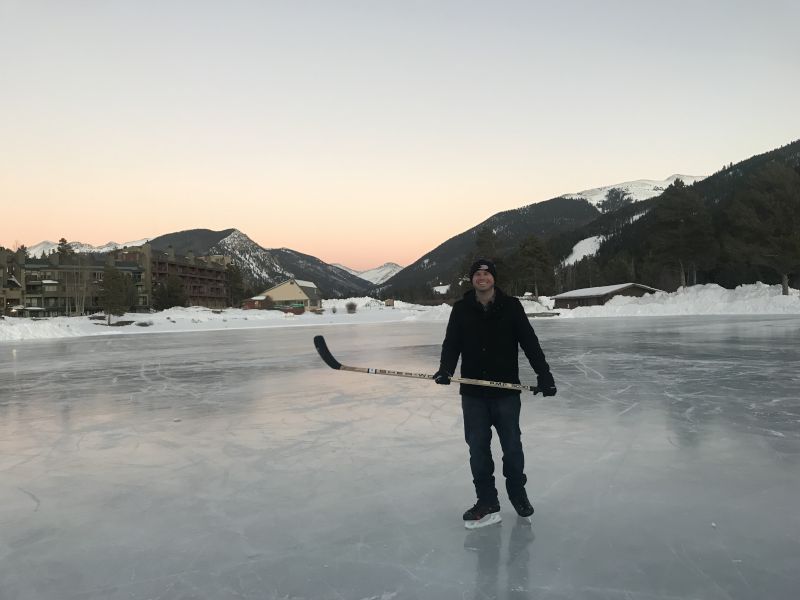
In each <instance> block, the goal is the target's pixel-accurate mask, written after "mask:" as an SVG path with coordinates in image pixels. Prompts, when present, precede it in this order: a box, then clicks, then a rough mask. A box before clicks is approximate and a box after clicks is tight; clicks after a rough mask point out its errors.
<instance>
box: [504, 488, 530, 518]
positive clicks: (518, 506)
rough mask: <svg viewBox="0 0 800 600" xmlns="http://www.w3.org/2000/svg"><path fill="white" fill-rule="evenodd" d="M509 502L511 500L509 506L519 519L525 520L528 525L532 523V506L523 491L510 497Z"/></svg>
mask: <svg viewBox="0 0 800 600" xmlns="http://www.w3.org/2000/svg"><path fill="white" fill-rule="evenodd" d="M509 500H511V504H512V505H514V510H516V511H517V514H518V515H519V516H520V518H523V519H526V520H527V521H528V522H529V523H533V517H532V515H533V506H532V505H531V503H530V501H529V500H528V494H526V493H525V490H522V492H521V493H519V494H515V495H513V496H510V497H509Z"/></svg>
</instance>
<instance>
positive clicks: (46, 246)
mask: <svg viewBox="0 0 800 600" xmlns="http://www.w3.org/2000/svg"><path fill="white" fill-rule="evenodd" d="M145 242H147V238H145V239H143V240H136V241H135V242H125V243H124V244H118V243H117V242H108V243H107V244H104V245H102V246H92V245H90V244H83V243H81V242H69V244H68V245H69V247H70V248H72V250H73V251H75V252H81V253H87V254H88V253H92V254H103V253H106V252H111V251H112V250H118V249H119V248H130V247H131V246H141V245H142V244H144V243H145ZM56 249H58V242H50V241H47V240H46V241H44V242H39V243H38V244H36V245H35V246H31V247H30V248H28V256H31V257H34V258H39V257H40V256H41V255H42V254H44V255H45V256H47V255H48V254H50V253H51V252H53V251H55V250H56Z"/></svg>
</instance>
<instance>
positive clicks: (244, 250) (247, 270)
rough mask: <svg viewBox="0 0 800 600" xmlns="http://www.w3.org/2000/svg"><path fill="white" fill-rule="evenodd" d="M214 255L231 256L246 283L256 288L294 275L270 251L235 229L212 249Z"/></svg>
mask: <svg viewBox="0 0 800 600" xmlns="http://www.w3.org/2000/svg"><path fill="white" fill-rule="evenodd" d="M210 253H212V254H223V255H225V256H230V257H231V259H232V260H233V262H234V264H236V265H237V266H238V267H239V268H240V269H241V270H242V273H243V275H244V277H245V281H246V282H247V283H248V284H250V285H254V286H256V287H265V286H267V285H268V284H269V285H271V284H273V283H274V282H275V281H276V279H286V278H289V277H293V276H294V274H293V273H290V272H288V271H286V270H285V269H283V267H281V265H279V264H278V262H277V261H276V260H275V257H274V256H273V255H272V253H271V252H270V251H269V250H265V249H264V248H262V247H261V246H259V245H258V244H256V243H255V242H254V241H253V240H251V239H250V238H249V237H247V236H246V235H245V234H244V233H242V232H241V231H239V230H238V229H235V230H234V231H233V233H231V234H230V235H229V236H227V237H225V238H223V239H221V240H220V241H219V242H217V243H216V244H215V245H214V246H212V247H211V248H210Z"/></svg>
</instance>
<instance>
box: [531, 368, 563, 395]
mask: <svg viewBox="0 0 800 600" xmlns="http://www.w3.org/2000/svg"><path fill="white" fill-rule="evenodd" d="M536 381H537V382H538V385H537V386H536V387H538V388H539V391H540V392H542V396H555V395H556V392H557V391H558V390H556V382H555V381H554V380H553V376H552V375H551V374H550V373H543V374H542V375H539V376H538V377H536Z"/></svg>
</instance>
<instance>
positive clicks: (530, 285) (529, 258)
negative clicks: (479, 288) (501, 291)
mask: <svg viewBox="0 0 800 600" xmlns="http://www.w3.org/2000/svg"><path fill="white" fill-rule="evenodd" d="M507 264H508V269H507V272H508V278H509V280H510V283H511V285H512V287H513V289H514V290H515V291H516V293H517V294H520V293H523V292H533V293H534V295H536V296H539V295H540V291H541V292H542V293H548V294H549V293H551V292H552V291H553V290H554V289H555V275H554V268H553V259H552V257H551V256H550V254H549V252H548V251H547V248H545V245H544V244H543V243H542V242H541V241H540V240H539V238H537V237H536V236H533V235H532V236H530V237H528V238H526V239H525V240H524V241H523V242H522V244H520V246H519V248H517V250H516V251H515V252H514V253H512V254H511V256H509V258H508V260H507Z"/></svg>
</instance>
